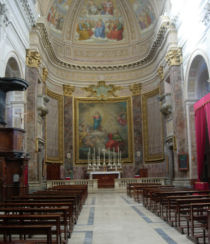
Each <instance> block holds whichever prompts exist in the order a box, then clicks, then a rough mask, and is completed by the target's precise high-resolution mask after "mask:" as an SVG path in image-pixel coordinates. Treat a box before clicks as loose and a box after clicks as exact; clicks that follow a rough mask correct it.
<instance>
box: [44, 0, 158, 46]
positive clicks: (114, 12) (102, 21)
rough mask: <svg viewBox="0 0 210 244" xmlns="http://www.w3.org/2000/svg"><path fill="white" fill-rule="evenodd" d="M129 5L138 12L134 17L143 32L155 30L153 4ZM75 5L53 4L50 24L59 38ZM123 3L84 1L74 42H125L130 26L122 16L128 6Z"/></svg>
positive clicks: (56, 0) (141, 0) (59, 0)
mask: <svg viewBox="0 0 210 244" xmlns="http://www.w3.org/2000/svg"><path fill="white" fill-rule="evenodd" d="M77 1H78V0H77ZM127 1H128V3H129V4H130V6H131V8H132V9H133V10H134V13H133V14H135V15H136V19H137V21H138V24H139V27H140V29H141V31H144V30H147V29H148V28H149V27H150V26H152V24H153V23H154V22H155V19H156V17H155V13H154V9H153V7H152V5H151V3H150V1H148V0H127ZM72 3H73V1H72V0H53V3H52V5H51V7H50V8H49V11H48V14H47V21H48V23H49V25H50V28H51V30H53V31H54V33H57V34H58V35H61V34H62V33H63V31H64V23H65V20H66V19H67V15H68V13H69V12H70V11H69V8H70V5H71V4H72ZM120 3H121V2H120V1H118V0H83V1H82V2H81V4H80V5H79V6H80V9H79V11H74V13H76V14H77V16H75V17H76V19H75V20H76V21H75V24H73V26H72V28H74V32H73V38H74V40H75V41H78V42H89V43H91V42H93V43H106V42H116V43H118V42H120V41H122V40H124V39H125V26H126V25H125V21H124V18H123V15H122V12H121V11H122V9H121V7H123V6H124V5H123V4H121V5H122V6H119V4H120ZM72 5H73V4H72ZM125 7H126V8H127V6H125ZM125 7H124V8H125ZM71 13H72V11H71ZM72 31H73V29H72Z"/></svg>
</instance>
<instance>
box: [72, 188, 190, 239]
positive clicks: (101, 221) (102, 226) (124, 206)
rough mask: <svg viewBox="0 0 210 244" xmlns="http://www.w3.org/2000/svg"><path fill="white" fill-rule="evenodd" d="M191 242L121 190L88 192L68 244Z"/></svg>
mask: <svg viewBox="0 0 210 244" xmlns="http://www.w3.org/2000/svg"><path fill="white" fill-rule="evenodd" d="M141 243H142V244H192V242H191V241H189V240H188V239H187V238H186V236H185V235H182V234H180V233H179V232H178V231H176V230H175V229H174V228H172V227H170V226H169V225H168V224H167V223H165V222H164V221H162V220H161V219H160V218H159V217H157V216H155V215H154V214H152V213H151V212H150V211H148V210H147V209H145V208H144V207H143V206H142V204H139V203H136V202H134V201H133V200H132V199H131V198H129V197H127V195H126V194H125V193H114V192H111V191H104V192H100V193H97V194H89V196H88V199H87V201H86V204H85V205H84V207H83V209H82V212H81V214H80V216H79V219H78V222H77V224H76V225H75V227H74V231H73V233H72V237H71V239H69V242H68V244H141Z"/></svg>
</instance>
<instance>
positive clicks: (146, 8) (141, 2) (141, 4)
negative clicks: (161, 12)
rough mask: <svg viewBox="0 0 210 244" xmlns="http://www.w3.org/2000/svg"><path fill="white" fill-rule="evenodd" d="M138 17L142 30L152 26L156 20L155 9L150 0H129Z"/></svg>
mask: <svg viewBox="0 0 210 244" xmlns="http://www.w3.org/2000/svg"><path fill="white" fill-rule="evenodd" d="M129 1H130V2H131V4H132V7H133V10H134V12H135V14H136V17H137V19H138V22H139V25H140V28H141V30H145V29H147V28H148V27H150V26H151V25H152V24H153V23H154V21H155V14H154V10H153V8H152V6H151V4H150V1H148V0H129Z"/></svg>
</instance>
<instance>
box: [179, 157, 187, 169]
mask: <svg viewBox="0 0 210 244" xmlns="http://www.w3.org/2000/svg"><path fill="white" fill-rule="evenodd" d="M178 165H179V170H180V171H188V169H189V163H188V154H179V155H178Z"/></svg>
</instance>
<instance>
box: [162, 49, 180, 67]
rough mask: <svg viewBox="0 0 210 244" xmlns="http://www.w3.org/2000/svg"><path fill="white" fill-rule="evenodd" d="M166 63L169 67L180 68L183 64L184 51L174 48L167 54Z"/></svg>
mask: <svg viewBox="0 0 210 244" xmlns="http://www.w3.org/2000/svg"><path fill="white" fill-rule="evenodd" d="M166 62H167V63H168V65H169V66H178V65H181V64H182V49H181V48H179V47H178V48H172V49H170V50H169V51H168V53H167V54H166Z"/></svg>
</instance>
